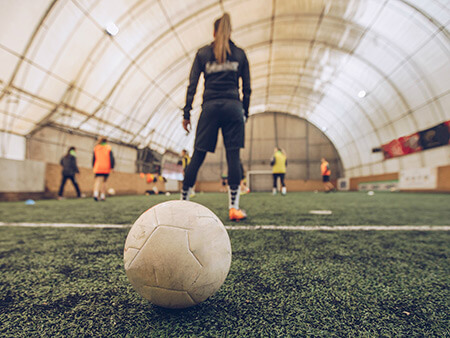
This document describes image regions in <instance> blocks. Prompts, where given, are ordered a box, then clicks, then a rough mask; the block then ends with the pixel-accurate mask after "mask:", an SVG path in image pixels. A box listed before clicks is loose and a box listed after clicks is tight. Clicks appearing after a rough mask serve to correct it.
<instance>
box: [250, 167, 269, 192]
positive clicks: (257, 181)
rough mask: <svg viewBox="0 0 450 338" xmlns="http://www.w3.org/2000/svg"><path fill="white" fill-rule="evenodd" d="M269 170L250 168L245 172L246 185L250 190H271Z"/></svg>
mask: <svg viewBox="0 0 450 338" xmlns="http://www.w3.org/2000/svg"><path fill="white" fill-rule="evenodd" d="M272 183H273V178H272V171H271V170H250V171H248V172H247V186H248V188H249V189H250V191H272Z"/></svg>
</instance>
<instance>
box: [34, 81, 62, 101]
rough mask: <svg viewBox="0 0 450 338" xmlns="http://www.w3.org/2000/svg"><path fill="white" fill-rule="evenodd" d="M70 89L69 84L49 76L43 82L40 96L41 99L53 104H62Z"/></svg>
mask: <svg viewBox="0 0 450 338" xmlns="http://www.w3.org/2000/svg"><path fill="white" fill-rule="evenodd" d="M68 88H69V87H68V85H67V83H65V82H63V81H61V80H59V79H57V78H54V77H52V76H47V77H46V78H45V79H44V81H43V82H42V86H41V87H40V89H39V92H38V94H39V97H41V98H44V99H48V100H50V101H53V102H60V101H61V100H62V99H63V97H64V94H65V93H66V92H67V90H68Z"/></svg>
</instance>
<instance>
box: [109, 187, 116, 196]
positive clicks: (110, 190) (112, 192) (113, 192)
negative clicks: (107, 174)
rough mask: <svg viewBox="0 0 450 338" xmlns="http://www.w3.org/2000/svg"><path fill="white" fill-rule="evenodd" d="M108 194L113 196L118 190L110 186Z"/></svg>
mask: <svg viewBox="0 0 450 338" xmlns="http://www.w3.org/2000/svg"><path fill="white" fill-rule="evenodd" d="M108 194H110V195H111V196H113V195H115V194H116V191H115V190H114V188H109V189H108Z"/></svg>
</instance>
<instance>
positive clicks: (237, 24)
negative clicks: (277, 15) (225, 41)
mask: <svg viewBox="0 0 450 338" xmlns="http://www.w3.org/2000/svg"><path fill="white" fill-rule="evenodd" d="M272 4H273V0H258V2H257V3H255V2H252V1H240V0H232V1H224V2H223V7H224V10H225V11H229V12H231V13H233V16H232V18H231V24H232V26H233V30H234V32H236V31H237V30H239V29H240V28H241V27H244V26H248V25H249V23H255V22H259V21H266V20H268V19H270V18H271V15H272Z"/></svg>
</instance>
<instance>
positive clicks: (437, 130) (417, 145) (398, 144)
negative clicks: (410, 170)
mask: <svg viewBox="0 0 450 338" xmlns="http://www.w3.org/2000/svg"><path fill="white" fill-rule="evenodd" d="M447 144H450V121H446V122H443V123H441V124H438V125H436V126H434V127H432V128H429V129H425V130H421V131H419V132H417V133H414V134H411V135H408V136H402V137H400V138H398V139H395V140H392V141H391V142H389V143H386V144H383V145H382V146H381V149H382V150H383V154H384V159H388V158H392V157H398V156H403V155H408V154H411V153H415V152H418V151H421V150H425V149H430V148H435V147H440V146H443V145H447Z"/></svg>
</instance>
